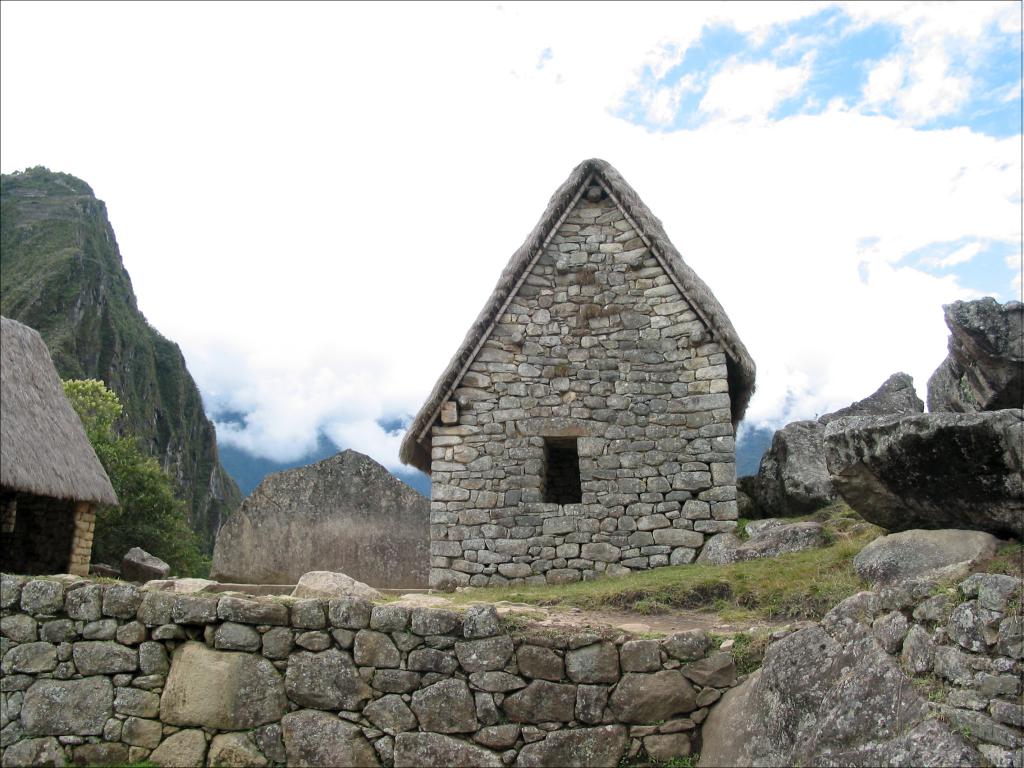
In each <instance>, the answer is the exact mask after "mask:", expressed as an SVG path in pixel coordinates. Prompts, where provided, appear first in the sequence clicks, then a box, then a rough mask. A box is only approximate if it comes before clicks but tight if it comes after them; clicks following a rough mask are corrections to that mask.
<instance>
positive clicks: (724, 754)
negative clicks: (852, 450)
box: [699, 574, 1024, 766]
mask: <svg viewBox="0 0 1024 768" xmlns="http://www.w3.org/2000/svg"><path fill="white" fill-rule="evenodd" d="M1020 589H1021V580H1020V579H1018V578H1013V577H1009V576H1003V575H999V574H976V575H974V576H971V577H969V578H968V579H966V580H964V581H963V582H961V583H960V585H959V590H960V593H961V594H962V595H963V597H958V596H957V595H956V593H955V592H954V591H952V590H950V591H948V592H940V593H939V594H936V595H933V594H932V593H933V592H935V591H936V586H935V584H934V583H929V582H918V583H915V584H903V585H899V586H896V587H890V588H886V589H882V590H880V591H879V592H861V593H859V594H856V595H853V596H852V597H849V598H847V599H846V600H844V601H843V602H841V603H840V604H839V605H837V606H836V607H835V608H833V609H832V610H831V611H830V612H829V613H828V614H827V615H826V616H825V618H824V619H823V620H822V621H821V622H820V624H818V625H815V626H812V627H809V628H806V629H802V630H800V631H797V632H794V633H792V634H789V635H787V636H785V637H783V638H782V639H780V640H777V641H776V642H774V643H772V644H771V645H770V646H769V647H768V649H767V651H766V652H765V656H764V662H763V665H762V667H761V669H760V670H758V671H757V672H755V673H753V674H752V675H751V676H750V677H749V678H747V680H746V681H744V682H743V683H741V684H740V685H739V686H738V687H736V688H733V689H732V690H730V691H727V692H726V693H725V695H724V696H723V698H722V700H721V701H720V702H719V703H718V704H717V706H715V707H714V708H713V709H712V710H711V713H710V714H709V716H708V718H707V720H706V721H705V723H704V727H703V730H702V736H703V746H702V749H701V759H700V762H699V765H701V766H719V765H763V766H788V765H825V766H842V765H915V766H951V765H963V766H969V765H970V766H973V765H979V764H982V762H983V761H982V756H984V759H985V761H987V764H991V765H1007V766H1010V765H1017V764H1018V763H1017V762H1014V757H1013V756H1014V754H1015V753H1016V754H1018V755H1019V754H1020V752H1019V750H1020V749H1021V747H1022V746H1024V735H1022V733H1021V722H1022V721H1021V712H1022V711H1021V708H1020V706H1019V704H1017V703H1016V702H1018V701H1019V696H1020V692H1021V681H1020V673H1021V661H1020V660H1021V657H1022V655H1024V647H1022V645H1021V641H1020V636H1021V622H1020V619H1019V617H1017V616H1015V615H1012V614H1013V612H1014V609H1013V608H1012V607H1011V600H1013V599H1014V595H1017V596H1018V597H1017V598H1016V599H1018V600H1019V594H1020ZM965 736H966V737H967V738H965ZM968 739H969V740H968Z"/></svg>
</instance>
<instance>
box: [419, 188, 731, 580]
mask: <svg viewBox="0 0 1024 768" xmlns="http://www.w3.org/2000/svg"><path fill="white" fill-rule="evenodd" d="M440 422H441V423H439V424H437V425H435V426H434V427H433V433H432V436H433V440H432V455H431V460H432V465H431V476H432V479H433V494H432V504H431V523H432V525H431V555H432V557H431V568H432V570H431V586H433V587H438V588H451V587H454V586H459V585H465V584H472V585H479V586H483V585H491V586H493V585H502V584H516V583H522V582H523V581H526V582H529V583H543V582H547V583H556V584H557V583H566V582H572V581H579V580H580V579H588V578H592V577H595V576H597V575H600V574H602V573H605V574H609V575H615V574H622V573H626V572H628V571H629V570H633V569H646V568H653V567H657V566H661V565H669V564H673V565H674V564H683V563H689V562H692V561H693V560H694V559H695V558H696V556H697V553H698V552H699V550H700V548H701V546H702V545H703V542H704V538H705V535H708V534H715V533H719V532H723V531H729V530H732V529H733V528H734V527H735V525H736V523H735V520H736V517H737V510H736V501H735V499H736V488H735V481H736V471H735V442H734V434H733V427H732V423H731V415H730V395H729V384H728V380H727V365H726V356H725V353H724V352H723V349H722V347H721V346H720V344H719V343H718V341H716V340H715V339H714V338H712V337H711V335H710V334H709V331H708V329H707V327H706V326H705V324H704V323H703V322H702V321H701V319H700V318H699V317H698V315H697V313H696V312H695V311H694V309H693V307H692V306H691V305H690V303H689V302H688V301H687V300H686V299H685V298H684V297H683V296H682V295H681V294H680V292H679V290H678V289H677V288H676V286H675V285H674V284H673V282H672V280H671V278H670V277H669V276H668V274H667V273H666V272H665V271H664V270H663V269H662V268H661V266H660V265H659V263H658V261H657V259H656V258H655V257H654V256H653V255H652V253H651V252H650V250H649V249H648V248H647V247H646V245H645V243H644V240H643V239H642V238H641V237H640V236H639V234H638V232H637V230H636V228H635V227H634V226H633V224H632V223H631V222H630V221H629V220H628V219H627V217H626V216H625V214H624V213H623V212H622V210H621V209H620V208H619V207H618V206H617V205H616V204H615V203H614V202H613V201H612V200H610V199H608V198H607V197H606V198H605V199H603V200H600V201H596V202H590V201H587V200H586V199H583V198H581V200H580V202H579V203H578V204H577V205H576V206H575V207H574V208H573V209H572V210H571V211H570V212H569V214H568V215H567V217H566V218H565V219H564V221H563V223H562V224H561V225H560V226H559V227H558V229H557V232H556V234H555V235H554V236H553V237H552V239H551V241H550V243H549V244H548V246H547V247H546V249H545V250H544V252H543V254H542V255H541V256H540V258H539V259H538V260H537V262H536V264H535V265H534V266H533V267H532V269H530V270H529V271H528V273H527V274H526V276H525V279H524V280H523V282H522V284H521V285H520V287H519V288H518V290H517V291H516V292H515V293H514V294H513V297H512V299H511V301H510V302H509V304H508V305H507V306H506V308H505V309H504V311H503V313H502V314H501V315H500V317H499V318H498V321H497V323H496V325H495V327H494V329H493V331H492V332H491V334H490V335H489V337H488V338H487V339H486V341H485V342H484V344H483V345H482V347H481V348H480V350H479V351H478V352H477V354H476V356H475V358H474V360H473V361H472V363H471V364H470V365H469V367H468V369H467V371H466V373H465V374H464V376H463V378H462V379H461V381H460V383H459V386H458V388H457V389H456V390H455V391H454V394H453V397H452V399H451V400H450V401H449V402H448V403H446V405H445V407H443V408H442V410H441V420H440ZM545 438H548V440H547V441H546V440H545ZM552 438H555V439H557V438H563V439H568V440H570V441H574V443H575V445H574V449H575V450H576V451H577V453H578V463H579V474H580V477H579V483H580V487H581V494H580V498H579V499H578V500H577V501H578V503H565V501H564V500H562V499H561V498H560V497H559V496H556V495H553V494H552V488H551V486H552V485H553V482H552V481H554V484H559V483H560V482H561V480H560V479H559V478H557V477H556V478H548V477H546V475H548V474H549V458H550V456H549V454H550V446H551V439H552ZM569 447H570V450H571V449H572V448H573V446H572V445H570V446H569ZM546 497H547V499H548V502H547V503H545V501H546Z"/></svg>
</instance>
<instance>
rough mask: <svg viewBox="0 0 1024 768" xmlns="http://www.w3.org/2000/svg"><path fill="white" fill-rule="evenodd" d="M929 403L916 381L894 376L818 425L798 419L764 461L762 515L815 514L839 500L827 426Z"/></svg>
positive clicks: (758, 489) (758, 490) (759, 485)
mask: <svg viewBox="0 0 1024 768" xmlns="http://www.w3.org/2000/svg"><path fill="white" fill-rule="evenodd" d="M923 410H924V403H922V402H921V400H920V398H918V396H917V393H916V392H915V391H914V380H913V379H912V378H911V377H910V376H908V375H907V374H905V373H894V374H893V375H892V376H890V377H889V378H888V379H886V380H885V382H884V383H883V384H882V386H881V387H879V388H878V389H877V390H876V391H875V392H874V393H872V394H871V395H869V396H868V397H866V398H864V399H863V400H858V401H857V402H855V403H852V404H851V405H849V406H847V407H846V408H840V409H839V410H838V411H835V412H834V413H826V414H825V415H824V416H822V417H820V418H819V419H818V420H817V421H794V422H792V423H791V424H787V425H786V426H785V427H783V428H782V429H780V430H779V431H778V432H776V433H775V436H774V437H773V438H772V445H771V448H769V449H768V451H767V452H766V453H765V454H764V456H763V457H762V459H761V466H760V468H759V469H758V473H757V481H756V482H755V483H754V489H755V495H756V497H757V498H756V504H757V506H758V507H759V508H760V509H761V511H762V514H766V515H775V516H781V517H785V516H796V515H803V514H807V513H809V512H813V511H814V510H816V509H820V508H821V507H824V506H826V505H828V504H830V503H832V502H833V501H835V499H836V491H835V489H834V488H833V487H832V481H831V478H830V477H829V472H828V467H827V466H826V464H825V453H824V445H823V440H824V435H825V427H826V426H827V425H828V424H830V423H831V422H833V421H837V420H839V419H844V418H847V417H850V416H866V415H884V414H893V413H899V414H907V415H909V414H914V413H921V412H922V411H923Z"/></svg>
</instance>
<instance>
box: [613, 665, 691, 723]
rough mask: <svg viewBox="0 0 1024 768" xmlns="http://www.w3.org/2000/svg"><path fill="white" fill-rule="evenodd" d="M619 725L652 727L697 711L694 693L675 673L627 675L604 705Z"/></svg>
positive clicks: (673, 671) (680, 675)
mask: <svg viewBox="0 0 1024 768" xmlns="http://www.w3.org/2000/svg"><path fill="white" fill-rule="evenodd" d="M608 705H609V706H610V707H611V709H612V712H614V713H615V717H616V719H618V720H619V721H620V722H623V723H653V722H655V721H658V720H667V719H669V718H670V717H672V716H673V715H677V714H685V713H687V712H692V711H693V710H695V709H696V708H697V692H696V691H694V689H693V686H692V685H690V683H689V681H688V680H687V679H686V678H685V677H683V674H682V673H681V672H679V671H678V670H669V669H666V670H663V671H661V672H653V673H650V674H641V673H637V672H629V673H627V674H625V675H623V676H622V680H620V681H619V684H618V685H617V686H615V690H614V691H612V695H611V698H610V699H609V701H608Z"/></svg>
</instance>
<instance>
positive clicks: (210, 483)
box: [0, 168, 240, 551]
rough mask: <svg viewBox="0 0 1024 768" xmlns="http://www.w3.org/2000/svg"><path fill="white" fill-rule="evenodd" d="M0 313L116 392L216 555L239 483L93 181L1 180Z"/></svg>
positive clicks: (75, 369) (61, 363)
mask: <svg viewBox="0 0 1024 768" xmlns="http://www.w3.org/2000/svg"><path fill="white" fill-rule="evenodd" d="M0 314H3V315H4V316H6V317H11V318H14V319H16V320H18V321H20V322H22V323H25V324H26V325H29V326H31V327H32V328H35V329H36V330H38V331H39V332H40V334H42V336H43V339H44V340H45V341H46V344H47V346H48V347H49V348H50V352H51V354H52V355H53V360H54V363H55V364H56V366H57V370H58V371H59V372H60V375H61V376H62V377H63V378H96V379H101V380H103V381H104V382H106V384H107V386H109V387H110V388H111V389H112V390H114V392H116V393H117V395H118V397H119V398H120V399H121V402H122V403H123V404H124V407H125V415H124V417H123V424H122V425H121V426H123V427H124V428H127V429H129V430H131V431H132V432H134V433H135V434H136V435H137V436H138V437H139V439H140V442H141V443H142V447H143V448H144V449H145V450H146V451H147V452H148V453H150V454H151V455H153V456H155V457H157V459H158V460H159V461H160V462H161V463H162V465H163V467H164V469H165V470H166V471H167V472H169V473H170V475H171V476H172V477H173V478H174V479H175V483H176V485H177V487H178V489H179V491H180V494H181V496H182V498H184V499H186V500H187V501H188V502H189V504H190V505H191V510H192V513H191V522H192V527H193V528H194V529H195V530H196V531H197V532H198V533H199V534H200V536H201V537H202V538H203V541H204V543H205V545H206V548H207V549H208V550H211V551H212V549H213V539H214V536H215V534H216V532H217V528H218V526H219V525H220V521H221V519H222V518H223V517H224V516H225V515H227V514H228V513H229V512H231V511H232V510H234V509H235V508H236V507H237V506H238V504H239V502H240V493H239V490H238V487H237V486H236V485H235V482H234V480H232V479H231V478H230V476H228V474H227V473H226V472H225V471H224V469H223V467H222V466H221V465H220V462H219V460H218V454H217V439H216V434H215V432H214V428H213V425H212V424H211V423H210V421H209V420H208V419H207V418H206V414H205V412H204V410H203V403H202V399H201V398H200V395H199V390H198V389H197V388H196V385H195V382H194V381H193V380H192V376H191V375H190V374H189V372H188V370H187V369H186V367H185V359H184V358H183V357H182V355H181V350H180V349H179V348H178V346H177V345H176V344H174V343H173V342H171V341H168V340H167V339H165V338H164V337H163V336H161V335H160V334H159V333H158V332H157V331H156V330H154V329H153V328H152V327H151V326H150V325H149V324H148V323H147V322H146V318H145V317H143V315H142V313H141V312H140V311H139V309H138V305H137V303H136V300H135V293H134V292H133V290H132V284H131V279H130V278H129V277H128V273H127V272H126V271H125V269H124V265H123V264H122V262H121V254H120V252H119V251H118V248H117V241H116V240H115V239H114V231H113V229H111V226H110V222H109V221H108V219H107V211H106V206H105V205H104V204H103V202H102V201H100V200H97V199H96V197H95V196H94V195H93V191H92V189H91V188H90V187H89V185H88V184H86V183H85V182H83V181H81V180H79V179H76V178H75V177H73V176H69V175H68V174H64V173H54V172H51V171H49V170H47V169H45V168H31V169H29V170H27V171H25V172H23V173H15V174H12V175H3V176H0Z"/></svg>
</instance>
